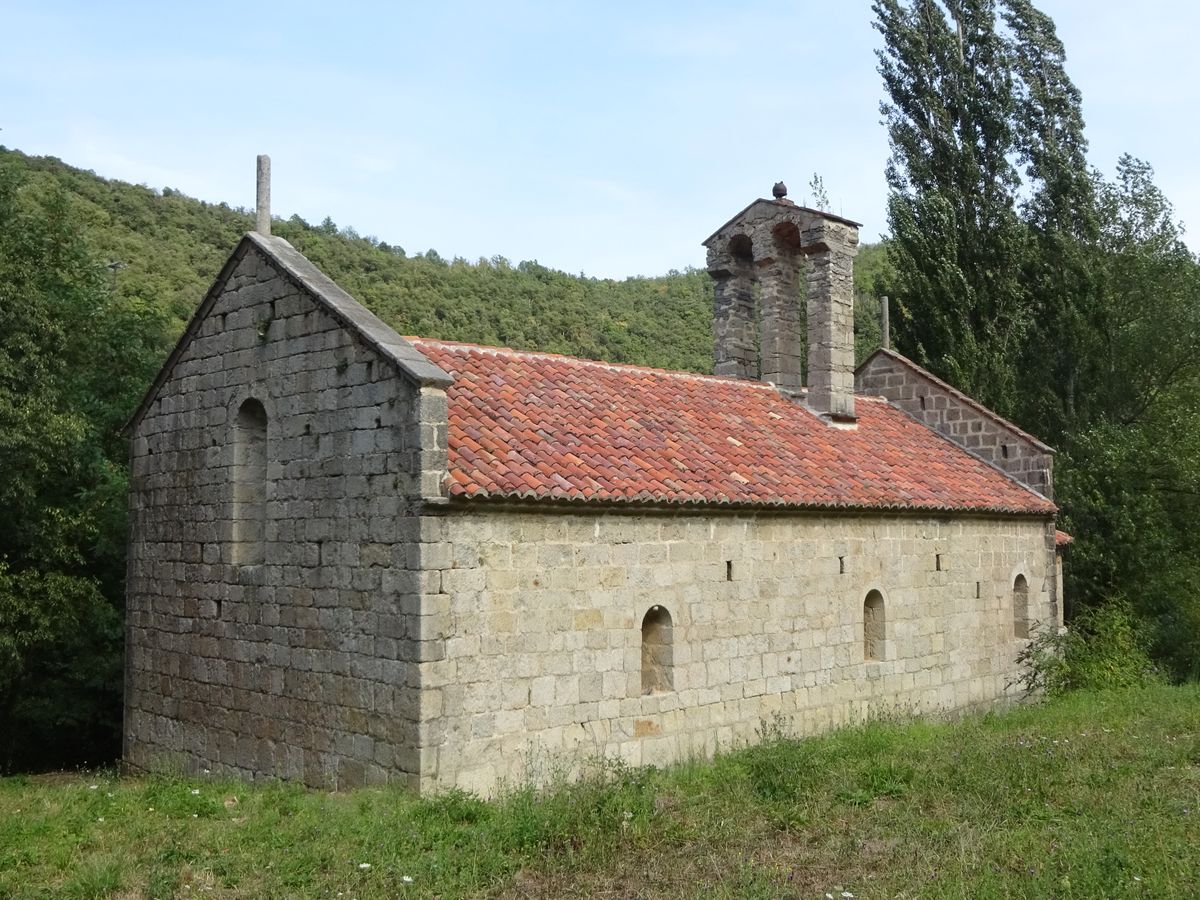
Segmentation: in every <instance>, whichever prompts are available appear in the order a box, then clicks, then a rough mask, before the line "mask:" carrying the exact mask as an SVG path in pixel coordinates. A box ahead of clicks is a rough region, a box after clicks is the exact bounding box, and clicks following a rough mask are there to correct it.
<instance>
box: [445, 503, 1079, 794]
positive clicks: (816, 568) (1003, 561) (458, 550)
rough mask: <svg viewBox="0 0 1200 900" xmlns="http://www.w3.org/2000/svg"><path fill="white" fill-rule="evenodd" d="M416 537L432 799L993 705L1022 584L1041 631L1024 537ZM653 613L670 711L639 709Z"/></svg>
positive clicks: (1050, 614) (837, 533)
mask: <svg viewBox="0 0 1200 900" xmlns="http://www.w3.org/2000/svg"><path fill="white" fill-rule="evenodd" d="M422 532H423V535H424V536H425V537H427V538H428V539H430V540H431V541H433V543H432V544H431V545H429V546H427V547H425V549H424V550H423V557H424V559H425V560H426V561H427V563H428V564H429V565H430V566H435V565H436V566H438V567H439V568H438V569H437V570H436V574H437V575H438V576H439V577H436V578H434V577H432V576H433V575H434V574H435V573H434V571H433V570H431V571H430V572H428V573H427V575H428V576H430V577H428V578H427V580H426V584H427V585H430V586H431V587H432V586H433V585H437V591H436V593H432V594H430V595H427V596H426V597H425V603H424V605H425V607H426V608H427V609H430V610H433V609H436V610H438V614H437V617H436V621H434V622H431V623H430V624H431V626H432V632H433V633H436V634H439V635H441V640H442V641H443V644H444V649H445V652H444V654H443V655H441V656H440V658H438V659H436V660H430V661H429V662H427V663H425V664H424V665H423V674H422V684H423V693H424V701H425V702H424V703H423V706H422V712H423V721H422V726H421V727H422V742H423V756H424V759H425V760H426V763H427V765H428V768H427V769H426V770H425V772H424V773H423V776H422V786H423V787H425V788H427V789H431V788H436V787H439V786H440V787H444V786H451V785H455V786H459V787H462V788H466V789H468V790H473V791H479V792H481V793H489V792H492V791H494V790H495V789H496V787H497V786H498V785H500V784H502V783H504V782H506V781H507V782H516V783H520V782H524V781H526V780H530V779H532V780H534V781H536V780H538V779H540V778H545V777H548V776H549V775H552V774H555V773H560V772H563V771H566V772H567V773H568V774H569V773H570V772H571V771H572V767H573V766H575V765H578V764H579V763H581V762H582V761H584V760H586V759H587V758H589V757H593V756H595V755H596V754H604V755H607V756H612V757H617V758H620V759H623V760H625V761H627V762H628V763H630V764H632V765H642V764H655V765H661V764H666V763H670V762H673V761H677V760H682V759H687V758H689V757H692V756H697V755H701V756H703V755H709V754H711V753H713V752H714V751H715V750H717V749H718V748H720V747H722V746H729V745H731V744H733V743H737V742H743V741H750V740H752V739H753V737H754V734H755V729H756V728H758V727H759V726H760V725H761V724H762V722H763V721H764V720H769V719H771V718H772V717H773V716H775V715H781V716H784V717H786V718H787V719H788V720H790V721H791V722H792V723H793V724H794V726H795V727H796V728H797V729H798V730H799V731H800V732H802V733H812V732H817V731H821V730H824V729H827V728H829V727H832V726H836V725H839V724H843V723H847V722H852V721H859V720H862V719H863V718H865V717H867V716H869V715H872V714H875V713H881V712H886V711H889V710H894V709H897V708H899V709H911V710H923V711H934V710H948V709H961V708H965V707H971V706H981V705H986V704H990V703H993V702H996V701H1000V700H1003V699H1005V698H1008V697H1011V696H1013V692H1012V689H1011V688H1010V685H1011V683H1012V682H1013V680H1014V679H1015V678H1016V676H1017V674H1018V668H1017V665H1016V656H1017V653H1018V651H1019V650H1020V647H1021V646H1022V642H1021V641H1019V640H1017V639H1016V638H1015V636H1014V617H1015V616H1016V614H1017V612H1016V610H1015V607H1014V594H1013V588H1014V584H1015V583H1016V579H1017V577H1018V576H1023V577H1024V579H1025V580H1026V582H1027V583H1028V585H1029V586H1030V587H1029V592H1028V604H1029V612H1028V616H1029V618H1031V619H1034V620H1041V621H1053V620H1054V619H1055V617H1056V593H1055V592H1056V590H1057V588H1056V582H1055V577H1054V576H1055V568H1054V552H1053V525H1052V524H1051V523H1049V522H1046V521H1041V520H1037V519H1029V518H1024V519H1017V518H1013V519H994V518H993V519H986V518H964V517H956V518H953V519H946V518H922V517H903V516H883V515H879V516H852V515H818V514H790V515H785V514H774V515H773V514H767V513H758V514H755V513H746V514H733V513H728V514H723V515H701V514H687V513H667V512H633V511H627V512H618V511H607V512H594V513H581V512H565V511H561V510H553V509H547V510H544V511H532V510H530V511H522V510H515V509H514V510H502V509H492V510H487V511H476V510H454V509H448V510H447V511H446V512H445V514H444V515H441V516H438V517H426V519H425V524H424V526H423V528H422ZM435 560H436V562H435ZM872 592H877V593H876V594H875V596H877V597H879V598H881V600H882V608H881V610H880V611H879V615H878V617H877V618H875V619H873V620H872V619H871V613H870V612H869V611H868V609H867V599H868V595H869V594H872ZM655 606H659V607H662V608H663V609H665V610H666V612H667V613H669V616H670V621H671V623H672V625H671V629H670V632H669V633H670V640H671V642H672V646H671V654H670V658H671V661H672V662H671V684H672V689H671V690H667V691H661V690H653V691H650V692H647V691H646V690H645V689H644V688H645V686H646V684H647V682H644V681H643V665H644V659H646V658H648V654H645V653H644V652H643V646H642V641H643V636H644V628H643V623H644V620H645V617H646V615H647V613H648V611H651V610H652V609H653V607H655ZM868 624H872V625H873V627H872V629H871V630H870V631H868V628H867V626H868ZM868 642H870V646H868ZM651 650H652V654H654V655H661V654H662V650H661V648H660V647H658V646H655V647H653V648H651ZM869 656H872V657H877V658H875V659H871V658H868V657H869ZM655 677H661V676H660V675H659V673H655Z"/></svg>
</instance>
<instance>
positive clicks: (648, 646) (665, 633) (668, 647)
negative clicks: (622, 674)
mask: <svg viewBox="0 0 1200 900" xmlns="http://www.w3.org/2000/svg"><path fill="white" fill-rule="evenodd" d="M671 632H672V627H671V614H670V613H669V612H667V610H666V607H664V606H652V607H650V610H649V611H648V612H647V613H646V616H645V618H644V619H642V693H643V694H653V693H654V692H655V691H672V690H674V689H675V674H674V671H673V669H674V667H675V652H674V649H673V645H672V641H673V638H672V634H671Z"/></svg>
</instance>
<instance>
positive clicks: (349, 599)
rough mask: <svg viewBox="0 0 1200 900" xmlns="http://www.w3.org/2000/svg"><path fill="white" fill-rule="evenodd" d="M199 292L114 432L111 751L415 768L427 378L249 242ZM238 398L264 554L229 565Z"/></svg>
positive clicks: (273, 769) (298, 767) (436, 458)
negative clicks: (117, 564) (413, 374)
mask: <svg viewBox="0 0 1200 900" xmlns="http://www.w3.org/2000/svg"><path fill="white" fill-rule="evenodd" d="M218 291H219V293H218V295H217V296H216V298H215V301H214V303H213V304H212V306H211V309H210V310H209V312H208V314H207V315H206V316H205V317H204V318H203V319H202V320H200V321H199V322H198V323H197V328H196V330H195V332H194V334H193V336H192V338H191V340H190V341H189V342H188V343H187V344H186V345H185V346H182V347H181V350H180V353H179V356H178V358H177V359H176V360H175V365H174V367H173V368H172V370H171V372H170V375H169V377H168V378H167V380H166V381H165V382H164V383H163V384H162V385H161V386H160V388H159V390H158V392H157V394H156V395H155V397H154V399H153V400H152V401H151V402H150V403H149V404H148V406H147V407H146V409H145V412H144V414H143V415H142V417H141V418H140V420H138V421H137V423H136V427H135V430H134V434H133V440H132V449H131V480H130V553H129V570H128V576H129V577H128V600H127V612H128V615H127V665H126V719H125V735H124V739H125V759H126V762H127V763H128V764H129V765H130V766H132V767H133V768H136V769H170V770H183V771H190V772H195V771H199V770H201V769H209V770H211V771H213V772H218V773H225V774H233V775H239V776H271V777H279V778H288V779H294V780H299V781H304V782H306V783H308V784H311V785H320V786H326V787H329V786H336V787H344V786H349V785H354V784H359V783H363V782H379V781H383V780H388V779H399V780H407V781H413V782H414V783H415V779H416V777H417V773H418V772H419V768H420V758H419V753H418V751H417V743H418V722H419V720H420V692H419V688H420V685H419V680H418V678H419V666H418V664H417V661H418V660H419V659H421V658H423V656H424V655H425V654H427V653H428V652H429V651H428V648H427V647H425V646H424V645H423V642H422V640H421V630H422V629H421V622H422V616H421V612H422V610H421V608H420V598H421V596H422V593H423V590H424V585H423V581H422V573H421V562H420V559H419V552H420V551H419V548H420V541H419V536H420V527H421V526H420V521H419V519H418V518H417V517H416V512H417V510H418V509H419V507H420V506H421V502H420V498H421V497H422V496H423V494H426V493H429V492H434V491H437V490H438V489H439V488H438V485H437V482H438V481H439V479H440V469H441V468H444V465H445V461H444V459H445V457H444V453H445V428H446V425H445V409H446V404H445V392H444V391H443V390H440V389H438V388H433V387H428V386H426V387H423V388H418V387H417V386H416V385H415V384H414V383H413V382H412V381H411V380H410V379H408V378H404V377H401V376H400V375H399V374H398V373H397V370H396V368H395V367H394V366H393V365H391V364H389V363H388V362H387V361H385V360H383V359H381V358H380V357H379V354H378V353H377V352H375V351H374V350H372V349H371V348H370V347H368V346H367V345H366V344H365V343H364V342H362V341H359V340H357V339H356V338H355V337H354V335H353V334H352V332H350V331H349V330H347V329H346V328H344V327H342V326H341V325H339V323H338V322H336V321H335V320H334V318H333V317H332V316H331V315H330V314H329V313H328V312H326V311H325V310H324V309H322V308H321V306H320V305H319V304H317V303H316V302H314V300H313V299H312V297H311V296H309V295H308V294H307V293H306V292H305V291H304V290H302V289H301V287H299V286H298V285H297V284H296V283H295V281H294V280H292V279H289V278H286V277H284V276H283V275H282V274H281V273H280V272H279V270H278V269H277V268H276V267H275V265H274V264H273V263H272V261H271V260H269V259H268V258H267V257H266V256H265V255H264V254H263V253H262V252H260V251H259V250H258V249H256V248H254V247H252V246H251V247H249V248H248V249H246V250H245V252H244V253H243V255H242V258H241V259H240V261H238V262H237V263H236V265H235V266H234V267H233V269H232V271H231V272H230V273H229V276H228V278H227V280H226V281H225V283H224V285H223V287H222V288H218ZM250 397H253V398H255V399H257V400H259V401H261V402H262V403H263V405H264V407H265V409H266V411H267V416H268V426H267V445H266V451H267V460H268V462H267V477H266V506H265V512H266V525H265V546H264V557H265V562H264V563H263V564H262V565H236V564H235V562H234V558H233V555H232V543H231V537H232V534H233V523H232V515H233V503H232V484H231V473H232V466H233V452H232V450H233V442H232V437H233V431H232V428H233V421H234V419H235V418H236V416H237V412H238V408H239V406H240V404H241V403H242V402H243V401H244V400H245V399H247V398H250ZM422 442H424V445H425V446H426V447H427V448H428V451H423V450H422ZM432 469H438V470H439V471H438V472H434V471H431V470H432Z"/></svg>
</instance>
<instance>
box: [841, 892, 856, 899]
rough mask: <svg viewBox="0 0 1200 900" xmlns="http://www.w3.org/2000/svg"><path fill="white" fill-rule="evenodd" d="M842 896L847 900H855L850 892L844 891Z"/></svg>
mask: <svg viewBox="0 0 1200 900" xmlns="http://www.w3.org/2000/svg"><path fill="white" fill-rule="evenodd" d="M842 896H843V897H845V898H847V900H854V895H853V894H852V893H850V892H849V891H842Z"/></svg>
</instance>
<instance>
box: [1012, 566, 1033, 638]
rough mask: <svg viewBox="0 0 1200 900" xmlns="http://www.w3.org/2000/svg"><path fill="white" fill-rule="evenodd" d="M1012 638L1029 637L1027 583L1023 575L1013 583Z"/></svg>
mask: <svg viewBox="0 0 1200 900" xmlns="http://www.w3.org/2000/svg"><path fill="white" fill-rule="evenodd" d="M1013 637H1018V638H1027V637H1029V582H1028V581H1026V580H1025V576H1024V575H1018V576H1017V579H1016V581H1014V582H1013Z"/></svg>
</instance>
